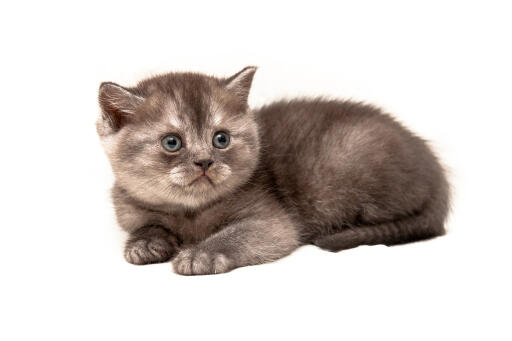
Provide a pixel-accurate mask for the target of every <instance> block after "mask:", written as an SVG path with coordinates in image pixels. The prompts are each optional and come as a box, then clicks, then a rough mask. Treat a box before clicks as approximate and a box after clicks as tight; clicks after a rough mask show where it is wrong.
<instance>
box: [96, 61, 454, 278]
mask: <svg viewBox="0 0 512 341" xmlns="http://www.w3.org/2000/svg"><path fill="white" fill-rule="evenodd" d="M255 71H256V68H255V67H246V68H245V69H243V70H241V71H240V72H238V73H237V74H235V75H233V76H231V77H229V78H216V77H211V76H206V75H202V74H196V73H169V74H165V75H161V76H157V77H153V78H149V79H146V80H143V81H142V82H140V83H139V84H138V85H137V86H136V87H133V88H124V87H121V86H119V85H117V84H114V83H103V84H101V86H100V91H99V103H100V106H101V109H102V114H101V116H100V118H99V119H98V122H97V131H98V133H99V135H100V137H101V140H102V143H103V145H104V148H105V151H106V154H107V155H108V157H109V159H110V162H111V164H112V168H113V171H114V174H115V178H116V182H115V185H114V187H113V190H112V196H113V201H114V205H115V209H116V214H117V219H118V222H119V224H120V225H121V227H122V228H123V229H124V230H125V231H127V232H128V233H129V234H130V236H129V239H128V241H127V243H126V247H125V254H124V255H125V258H126V260H127V261H128V262H130V263H133V264H149V263H157V262H165V261H168V260H170V259H172V263H173V266H174V270H175V271H176V272H177V273H179V274H183V275H200V274H215V273H223V272H227V271H230V270H232V269H234V268H236V267H241V266H247V265H254V264H262V263H266V262H271V261H274V260H277V259H279V258H282V257H284V256H286V255H288V254H290V253H291V252H292V251H293V250H295V249H296V248H298V247H299V246H301V245H304V244H315V245H317V246H319V247H321V248H323V249H326V250H330V251H339V250H343V249H348V248H353V247H356V246H358V245H374V244H386V245H393V244H400V243H405V242H411V241H417V240H421V239H427V238H432V237H435V236H439V235H442V234H444V227H443V225H444V221H445V218H446V215H447V211H448V197H449V190H448V183H447V181H446V179H445V175H444V172H443V169H442V168H441V166H440V164H439V162H438V160H437V159H436V157H435V156H434V155H433V153H432V152H431V151H430V150H429V148H428V147H427V145H426V143H425V142H424V141H423V140H422V139H420V138H418V137H416V136H415V135H414V134H412V133H411V132H409V131H408V130H407V129H406V128H404V127H403V126H402V125H400V124H399V123H397V122H396V121H394V120H393V119H392V118H391V117H390V116H388V115H387V114H384V113H382V112H381V111H380V110H379V109H377V108H375V107H372V106H370V105H365V104H361V103H354V102H350V101H327V100H322V99H312V100H306V99H301V100H292V101H281V102H277V103H274V104H271V105H268V106H265V107H263V108H261V109H259V110H256V111H251V109H250V108H249V107H248V104H247V98H248V95H249V90H250V87H251V83H252V80H253V76H254V73H255Z"/></svg>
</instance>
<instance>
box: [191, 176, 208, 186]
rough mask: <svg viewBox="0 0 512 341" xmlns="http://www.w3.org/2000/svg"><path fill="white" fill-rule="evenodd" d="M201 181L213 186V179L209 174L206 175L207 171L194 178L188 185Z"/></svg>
mask: <svg viewBox="0 0 512 341" xmlns="http://www.w3.org/2000/svg"><path fill="white" fill-rule="evenodd" d="M199 183H210V184H211V185H212V186H213V182H212V179H210V177H209V176H208V175H206V173H203V174H201V175H199V176H198V177H197V178H195V179H194V180H192V182H191V183H189V184H188V185H189V186H192V185H193V184H199Z"/></svg>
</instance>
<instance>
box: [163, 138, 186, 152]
mask: <svg viewBox="0 0 512 341" xmlns="http://www.w3.org/2000/svg"><path fill="white" fill-rule="evenodd" d="M162 147H164V149H165V150H167V151H168V152H177V151H178V150H180V149H181V139H180V138H179V137H178V136H176V135H167V136H166V137H164V138H163V139H162Z"/></svg>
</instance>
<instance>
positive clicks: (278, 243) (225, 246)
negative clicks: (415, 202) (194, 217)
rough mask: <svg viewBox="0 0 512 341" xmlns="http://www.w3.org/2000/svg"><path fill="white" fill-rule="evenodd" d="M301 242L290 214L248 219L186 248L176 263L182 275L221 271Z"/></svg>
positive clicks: (287, 251)
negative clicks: (281, 217)
mask: <svg viewBox="0 0 512 341" xmlns="http://www.w3.org/2000/svg"><path fill="white" fill-rule="evenodd" d="M299 246H300V241H299V233H298V231H297V229H296V227H295V226H294V225H293V224H292V223H291V222H290V221H289V219H287V218H286V217H284V218H283V219H279V218H272V219H265V220H259V219H246V220H243V221H240V222H237V223H235V224H231V225H228V226H227V227H225V228H224V229H222V230H221V231H219V232H218V233H216V234H214V235H212V236H210V237H209V238H208V239H206V240H204V241H203V242H201V243H200V244H198V245H197V246H193V247H190V248H187V249H184V250H182V251H181V252H180V253H178V255H177V256H176V258H175V259H173V266H174V271H175V272H177V273H179V274H182V275H206V274H218V273H223V272H227V271H230V270H232V269H234V268H237V267H241V266H247V265H255V264H262V263H267V262H271V261H274V260H277V259H279V258H282V257H284V256H286V255H288V254H290V253H291V252H292V251H293V250H295V249H296V248H297V247H299Z"/></svg>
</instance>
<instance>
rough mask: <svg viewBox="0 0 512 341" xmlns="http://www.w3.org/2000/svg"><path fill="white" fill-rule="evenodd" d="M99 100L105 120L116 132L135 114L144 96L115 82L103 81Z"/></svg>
mask: <svg viewBox="0 0 512 341" xmlns="http://www.w3.org/2000/svg"><path fill="white" fill-rule="evenodd" d="M98 100H99V102H100V107H101V111H102V118H103V120H105V121H106V123H108V125H109V126H110V128H111V129H112V130H113V131H114V132H115V131H117V130H119V129H120V128H121V127H122V126H123V125H124V124H125V123H126V122H127V121H128V120H129V119H130V116H133V115H135V109H136V108H137V106H139V105H140V104H141V103H142V102H143V101H144V98H143V97H141V96H139V95H137V94H135V93H133V92H132V91H130V90H128V89H126V88H123V87H122V86H120V85H117V84H115V83H110V82H106V83H101V85H100V91H99V96H98Z"/></svg>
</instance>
